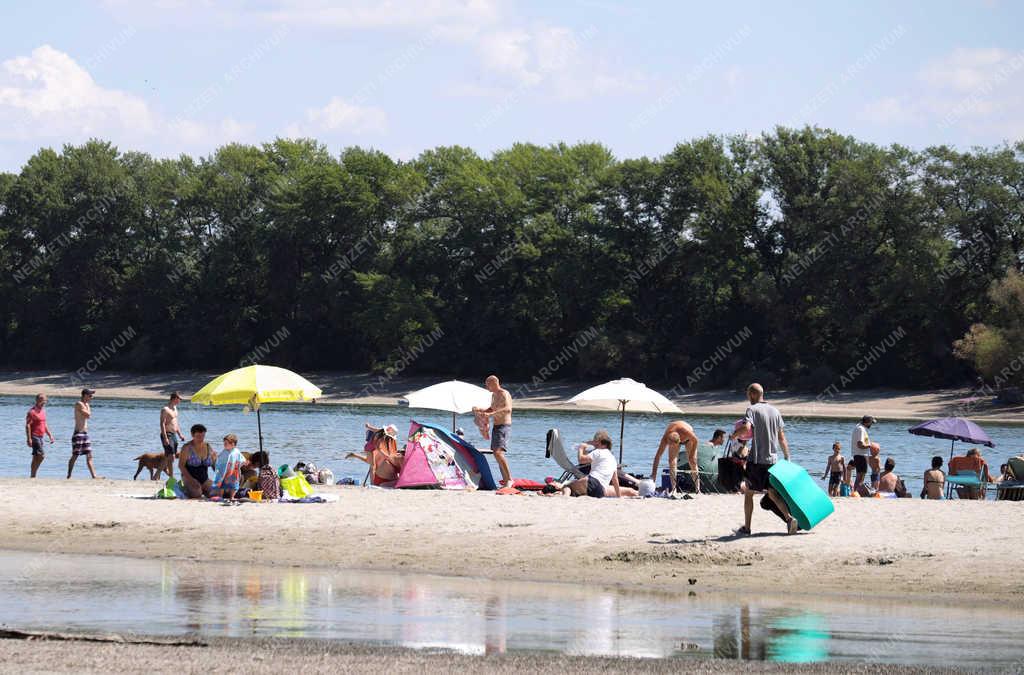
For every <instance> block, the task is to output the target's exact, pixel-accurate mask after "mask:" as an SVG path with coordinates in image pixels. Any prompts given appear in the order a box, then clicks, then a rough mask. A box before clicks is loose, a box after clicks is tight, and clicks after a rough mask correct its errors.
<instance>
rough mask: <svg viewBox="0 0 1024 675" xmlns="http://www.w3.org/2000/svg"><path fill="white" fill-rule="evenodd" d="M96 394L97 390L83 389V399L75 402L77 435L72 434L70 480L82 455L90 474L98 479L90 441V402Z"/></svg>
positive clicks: (69, 465)
mask: <svg viewBox="0 0 1024 675" xmlns="http://www.w3.org/2000/svg"><path fill="white" fill-rule="evenodd" d="M95 393H96V390H95V389H83V390H82V398H81V399H79V400H78V401H76V402H75V433H73V434H71V459H69V460H68V478H69V479H70V478H71V472H72V471H73V470H74V468H75V461H76V460H78V457H79V456H80V455H85V465H86V466H88V467H89V474H90V475H91V476H92V477H93V478H98V476H97V475H96V469H95V468H94V467H93V465H92V443H91V442H90V441H89V418H90V417H92V407H91V406H90V405H89V401H91V400H92V397H93V395H94V394H95Z"/></svg>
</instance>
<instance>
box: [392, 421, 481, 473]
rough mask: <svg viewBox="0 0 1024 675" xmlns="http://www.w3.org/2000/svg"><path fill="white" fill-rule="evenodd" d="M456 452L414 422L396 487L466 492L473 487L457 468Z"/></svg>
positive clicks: (460, 468)
mask: <svg viewBox="0 0 1024 675" xmlns="http://www.w3.org/2000/svg"><path fill="white" fill-rule="evenodd" d="M456 460H457V450H456V449H455V448H454V447H452V446H451V445H449V444H448V443H447V442H445V441H444V440H442V438H441V437H440V435H439V434H438V433H437V432H436V431H435V430H434V429H433V428H430V427H427V426H425V425H421V424H418V423H416V422H413V423H412V425H411V426H410V427H409V440H408V442H407V443H406V444H405V461H404V462H403V464H402V472H401V473H400V474H399V475H398V481H397V482H396V483H395V487H396V488H440V489H443V490H469V489H474V488H475V487H476V485H474V484H473V483H472V481H471V480H470V479H469V478H468V477H467V474H466V472H465V471H463V469H462V467H460V466H459V464H460V463H459V462H458V461H456Z"/></svg>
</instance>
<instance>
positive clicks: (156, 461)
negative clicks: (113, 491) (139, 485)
mask: <svg viewBox="0 0 1024 675" xmlns="http://www.w3.org/2000/svg"><path fill="white" fill-rule="evenodd" d="M135 459H137V460H139V468H138V469H137V470H136V471H135V475H134V476H132V480H135V479H136V478H138V477H139V474H140V473H142V470H143V469H149V479H150V480H157V479H158V478H160V472H161V471H162V472H164V473H166V474H167V475H168V476H170V475H171V474H170V473H168V472H167V464H166V462H167V456H166V455H164V453H162V452H144V453H142V454H141V455H139V456H138V457H136V458H135Z"/></svg>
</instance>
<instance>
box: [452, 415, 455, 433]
mask: <svg viewBox="0 0 1024 675" xmlns="http://www.w3.org/2000/svg"><path fill="white" fill-rule="evenodd" d="M452 433H453V434H454V433H455V413H452Z"/></svg>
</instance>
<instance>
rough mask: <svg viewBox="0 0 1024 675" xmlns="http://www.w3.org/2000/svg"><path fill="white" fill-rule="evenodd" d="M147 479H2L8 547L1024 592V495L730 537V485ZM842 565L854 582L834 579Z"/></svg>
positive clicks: (906, 505)
mask: <svg viewBox="0 0 1024 675" xmlns="http://www.w3.org/2000/svg"><path fill="white" fill-rule="evenodd" d="M156 486H157V483H154V482H151V481H135V482H133V481H111V480H98V481H90V480H74V481H71V482H67V481H63V480H53V479H37V480H35V481H33V480H30V479H26V478H20V479H12V478H8V479H0V492H2V494H3V495H4V499H5V502H6V505H7V508H5V509H4V510H3V513H2V514H0V530H2V531H3V532H4V533H5V535H6V536H5V538H4V543H3V547H4V548H7V549H16V550H24V551H39V552H64V553H86V554H106V555H111V554H117V555H128V556H137V557H143V558H186V559H192V560H196V561H203V560H220V561H257V562H260V563H266V564H271V565H288V564H300V565H310V566H316V565H326V566H330V567H334V568H354V569H373V570H399V571H403V572H405V571H408V572H426V573H438V574H450V575H459V576H476V577H488V578H491V579H509V580H536V581H564V582H582V581H584V580H585V581H587V582H588V583H601V584H606V585H609V586H623V587H633V588H638V589H658V588H666V587H668V588H673V589H676V590H678V589H681V588H684V587H685V586H686V584H687V583H688V579H691V578H693V579H696V580H697V581H696V582H695V584H694V585H695V586H696V587H697V588H698V589H700V590H702V591H715V590H730V591H737V590H739V591H743V590H750V591H752V592H756V593H759V594H761V593H766V592H767V593H779V594H814V595H819V594H834V595H837V596H841V595H844V594H856V595H860V596H863V594H864V593H868V592H870V594H871V595H872V596H873V597H876V596H879V595H886V596H893V597H902V596H912V595H913V596H920V594H922V593H929V592H934V593H936V595H935V599H934V601H935V602H949V603H958V604H962V603H972V602H986V601H995V600H998V601H1000V602H1006V601H1007V600H1008V599H1009V598H1018V597H1021V596H1022V595H1024V568H1022V567H1021V566H1020V564H1019V561H1020V537H1019V534H1018V533H1017V532H1016V529H1015V527H1014V524H1015V523H1019V522H1020V518H1021V504H1022V503H1021V502H970V501H950V502H928V501H921V500H916V499H915V500H895V499H893V500H867V499H865V500H855V499H841V500H838V501H837V509H836V512H835V514H834V515H833V516H831V517H830V518H828V519H827V520H826V521H825V522H823V523H822V524H820V525H819V526H818V527H816V528H815V529H814V530H813V531H811V532H807V533H800V534H797V535H795V536H785V535H784V533H783V528H782V524H781V522H780V521H778V520H777V519H775V518H774V516H771V515H770V514H768V513H767V512H765V511H761V510H760V509H756V510H755V514H754V536H752V537H747V538H736V537H734V536H733V535H732V534H731V533H732V530H733V529H734V528H735V527H736V526H737V525H739V524H740V523H741V519H742V498H741V497H740V496H739V495H705V496H700V497H697V498H696V499H693V500H678V501H673V500H665V499H647V500H638V499H623V500H615V499H605V500H593V499H573V498H568V497H547V496H540V495H536V496H525V495H512V496H502V495H495V494H493V493H486V492H475V493H474V492H470V493H460V492H444V491H389V490H380V489H369V488H359V487H339V486H321V487H320V488H319V490H320V492H321V493H324V494H336V495H338V496H339V499H338V501H337V502H334V503H328V504H307V505H293V504H278V503H271V504H255V503H252V504H243V505H241V506H237V507H233V508H225V507H223V506H222V505H219V504H216V503H210V502H200V501H188V502H183V501H158V500H151V499H138V498H136V497H149V496H151V495H152V494H154V493H155V491H156ZM257 533H262V534H259V536H255V535H256V534H257ZM267 533H280V534H279V535H275V534H271V535H269V536H268V535H267ZM851 577H854V578H857V579H861V580H863V584H859V585H851V584H849V583H846V582H845V581H842V580H843V579H848V578H851ZM950 589H956V592H955V593H950V592H949V591H950Z"/></svg>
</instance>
